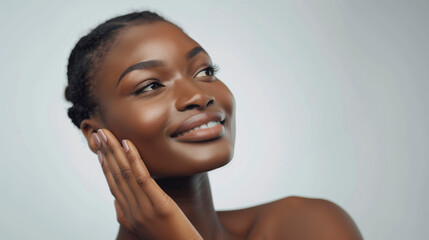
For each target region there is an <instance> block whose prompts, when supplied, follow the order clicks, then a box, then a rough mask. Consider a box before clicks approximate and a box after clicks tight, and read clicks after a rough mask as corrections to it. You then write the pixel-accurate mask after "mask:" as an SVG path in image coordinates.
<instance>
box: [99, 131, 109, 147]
mask: <svg viewBox="0 0 429 240" xmlns="http://www.w3.org/2000/svg"><path fill="white" fill-rule="evenodd" d="M98 133H99V134H100V136H101V140H102V141H103V142H104V144H107V137H106V135H104V132H103V130H101V128H100V129H98Z"/></svg>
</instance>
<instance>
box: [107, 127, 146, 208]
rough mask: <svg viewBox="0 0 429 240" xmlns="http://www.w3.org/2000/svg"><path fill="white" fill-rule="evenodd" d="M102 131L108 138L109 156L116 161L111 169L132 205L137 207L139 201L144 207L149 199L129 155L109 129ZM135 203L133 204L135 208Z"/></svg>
mask: <svg viewBox="0 0 429 240" xmlns="http://www.w3.org/2000/svg"><path fill="white" fill-rule="evenodd" d="M101 133H103V134H104V135H105V137H106V138H105V139H106V140H107V141H106V142H107V144H106V143H104V144H105V145H106V148H107V149H108V153H109V154H108V156H107V158H108V159H110V160H111V161H113V162H114V163H112V165H113V166H112V167H111V169H112V170H111V171H112V175H113V179H114V180H115V182H116V184H117V185H118V186H119V189H120V190H121V191H122V192H123V193H124V195H125V197H126V199H127V200H129V204H130V205H131V204H134V205H136V206H135V208H137V203H138V204H139V206H143V207H144V205H148V202H149V200H148V199H147V197H146V195H145V193H144V192H143V191H142V189H141V188H140V187H139V185H138V184H137V182H136V179H135V176H134V174H133V171H132V169H131V166H130V164H129V160H128V155H127V154H126V153H125V151H124V149H123V148H122V145H121V144H119V142H118V140H117V139H116V137H115V136H114V135H113V133H112V132H110V131H109V130H107V129H102V130H101V131H100V134H101ZM112 159H113V160H112ZM109 163H110V162H109ZM134 205H133V206H132V207H133V208H134ZM136 211H137V209H136Z"/></svg>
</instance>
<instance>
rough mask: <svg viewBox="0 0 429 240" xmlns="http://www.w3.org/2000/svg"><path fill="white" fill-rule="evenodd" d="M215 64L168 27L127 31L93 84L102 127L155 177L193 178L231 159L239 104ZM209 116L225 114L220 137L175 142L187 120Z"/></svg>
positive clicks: (162, 24)
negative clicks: (128, 146) (129, 145)
mask: <svg viewBox="0 0 429 240" xmlns="http://www.w3.org/2000/svg"><path fill="white" fill-rule="evenodd" d="M211 64H212V61H211V59H210V57H209V55H208V53H206V52H205V51H204V50H203V48H201V46H200V45H199V44H198V43H197V42H195V41H194V40H193V39H191V38H190V37H189V36H187V35H186V34H185V33H184V32H183V31H182V30H180V29H179V28H178V27H176V26H174V25H173V24H170V23H167V22H155V23H151V24H144V25H136V26H132V27H130V28H127V29H125V30H123V31H122V32H121V33H120V35H119V37H118V39H117V40H116V41H115V43H114V44H113V45H112V47H111V49H110V50H109V51H108V53H107V55H106V56H105V57H104V59H103V62H102V65H101V68H100V70H98V72H97V77H96V80H95V89H96V94H97V101H98V103H99V104H100V105H101V106H102V107H103V109H104V112H103V117H104V120H105V123H103V124H102V123H101V122H100V125H102V126H103V127H104V128H107V129H109V130H110V131H111V132H112V133H113V134H114V135H115V136H116V138H117V139H118V140H119V141H121V140H122V139H129V140H131V141H132V142H133V143H134V144H135V145H136V147H137V149H138V150H139V152H140V155H141V157H142V159H143V161H144V163H145V164H146V166H147V168H148V170H149V172H150V173H151V174H152V176H153V177H164V176H187V175H192V174H195V173H199V172H203V171H209V170H212V169H215V168H218V167H220V166H223V165H225V164H227V163H228V162H229V161H230V160H231V159H232V157H233V153H234V143H235V99H234V96H233V95H232V93H231V92H230V90H229V89H228V88H227V87H226V86H225V84H223V83H222V82H221V81H220V80H219V79H217V78H216V77H215V76H214V74H213V71H212V69H211V66H212V65H211ZM119 79H120V81H118V80H119ZM207 112H210V113H212V112H217V113H221V115H222V114H224V116H225V121H224V123H223V129H222V133H221V134H220V135H219V136H218V137H217V138H211V139H210V140H205V141H193V142H186V141H180V140H178V139H177V138H174V137H172V136H171V135H172V134H173V133H174V132H175V131H176V130H177V129H178V128H179V127H180V126H181V125H182V123H183V122H184V121H185V120H187V119H188V118H190V117H192V116H194V115H196V114H200V113H207ZM213 129H221V126H215V127H213V128H212V130H211V131H212V132H213ZM207 130H209V129H207ZM207 130H206V133H207V132H210V131H207ZM200 131H201V130H200ZM203 132H204V131H201V133H202V134H204V133H203Z"/></svg>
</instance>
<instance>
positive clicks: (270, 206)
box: [218, 196, 363, 240]
mask: <svg viewBox="0 0 429 240" xmlns="http://www.w3.org/2000/svg"><path fill="white" fill-rule="evenodd" d="M218 216H219V219H220V220H221V222H222V224H223V225H224V227H225V228H226V229H228V231H229V232H230V233H231V234H233V235H235V236H236V237H237V239H249V240H251V239H285V238H287V239H330V240H335V239H351V240H352V239H363V238H362V236H361V234H360V232H359V230H358V228H357V226H356V224H355V223H354V222H353V220H352V219H351V217H350V216H349V215H348V214H347V213H346V212H345V211H344V210H343V209H342V208H341V207H340V206H338V205H337V204H335V203H333V202H331V201H328V200H325V199H317V198H304V197H298V196H290V197H286V198H282V199H279V200H275V201H272V202H269V203H265V204H261V205H258V206H254V207H250V208H244V209H238V210H232V211H219V212H218Z"/></svg>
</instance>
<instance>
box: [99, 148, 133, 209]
mask: <svg viewBox="0 0 429 240" xmlns="http://www.w3.org/2000/svg"><path fill="white" fill-rule="evenodd" d="M97 155H98V159H99V160H100V163H101V168H102V170H103V173H104V176H105V178H106V181H107V185H108V186H109V189H110V193H111V194H112V195H113V197H115V199H116V200H115V201H117V203H118V204H119V206H120V207H121V209H122V212H123V213H127V215H128V214H129V208H128V204H127V200H126V199H125V198H124V196H123V195H122V193H121V191H120V190H119V189H118V186H117V185H116V183H115V181H114V180H113V176H112V173H111V172H110V169H109V167H108V166H107V162H106V160H105V157H104V156H103V153H102V152H101V151H98V152H97Z"/></svg>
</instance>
